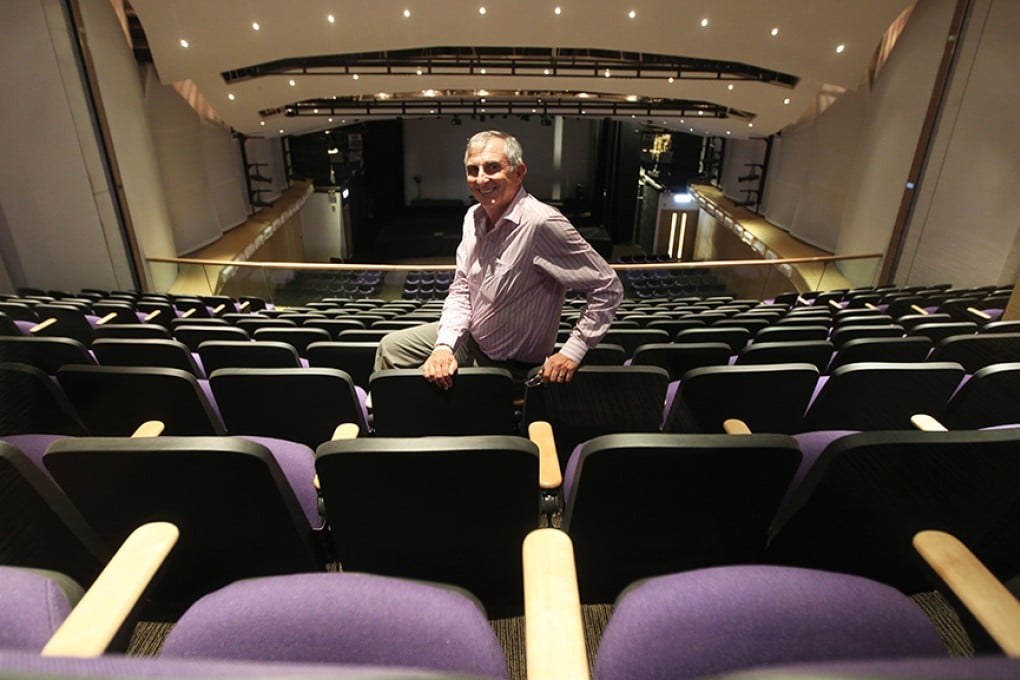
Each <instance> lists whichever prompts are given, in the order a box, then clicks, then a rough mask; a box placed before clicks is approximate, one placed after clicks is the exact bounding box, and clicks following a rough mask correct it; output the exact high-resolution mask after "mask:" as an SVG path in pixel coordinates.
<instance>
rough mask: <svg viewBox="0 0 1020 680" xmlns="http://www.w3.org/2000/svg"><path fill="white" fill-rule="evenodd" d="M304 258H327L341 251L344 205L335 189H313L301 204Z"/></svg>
mask: <svg viewBox="0 0 1020 680" xmlns="http://www.w3.org/2000/svg"><path fill="white" fill-rule="evenodd" d="M301 236H302V242H303V243H304V255H305V261H306V262H329V258H331V257H341V256H342V255H343V208H342V206H341V205H340V195H339V194H338V193H337V192H332V193H327V192H324V191H316V192H313V193H312V194H311V195H309V196H308V201H306V202H305V204H304V206H302V208H301Z"/></svg>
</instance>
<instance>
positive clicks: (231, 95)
mask: <svg viewBox="0 0 1020 680" xmlns="http://www.w3.org/2000/svg"><path fill="white" fill-rule="evenodd" d="M227 99H229V100H230V101H234V99H235V97H234V93H233V92H228V93H227Z"/></svg>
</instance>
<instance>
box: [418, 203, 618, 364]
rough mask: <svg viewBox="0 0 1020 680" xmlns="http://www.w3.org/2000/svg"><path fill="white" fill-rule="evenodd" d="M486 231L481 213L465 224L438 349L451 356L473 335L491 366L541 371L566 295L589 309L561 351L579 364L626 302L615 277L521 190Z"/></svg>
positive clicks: (563, 223)
mask: <svg viewBox="0 0 1020 680" xmlns="http://www.w3.org/2000/svg"><path fill="white" fill-rule="evenodd" d="M485 225H486V218H485V214H484V212H483V211H482V209H481V207H480V206H479V205H475V206H473V207H472V208H470V209H469V210H468V212H467V214H466V215H465V216H464V233H463V237H462V239H461V243H460V246H458V248H457V272H456V274H455V275H454V279H453V283H452V284H451V285H450V292H449V294H448V296H447V298H446V303H445V304H444V305H443V315H442V318H441V319H440V322H439V336H438V339H437V344H444V345H449V346H450V347H453V348H454V349H456V348H457V347H459V345H460V343H461V342H462V341H463V339H464V337H465V333H470V334H471V336H472V337H474V339H475V342H477V343H478V347H479V348H480V349H481V350H482V351H483V352H484V353H485V354H486V356H488V357H489V358H490V359H493V360H496V361H506V360H516V361H522V362H527V363H534V364H540V363H542V362H543V361H544V360H545V357H547V356H548V355H549V354H551V353H552V351H553V345H554V344H555V343H556V333H557V331H558V330H559V321H560V313H561V312H562V310H563V301H564V299H565V297H566V291H567V289H570V290H577V291H581V292H583V293H584V294H585V298H586V300H587V304H586V305H585V307H584V309H583V311H582V313H581V316H580V318H579V319H578V321H577V324H576V325H575V326H574V329H573V331H572V332H571V334H570V338H569V339H568V340H567V342H566V343H565V344H564V346H563V348H562V349H561V350H560V351H561V352H562V353H563V354H564V355H565V356H567V357H568V358H570V359H571V360H573V361H576V362H578V363H580V361H581V359H583V358H584V355H585V352H587V351H588V348H589V347H594V346H595V345H597V344H598V342H599V341H600V340H601V339H602V337H603V336H604V335H605V334H606V331H607V330H609V324H610V322H612V320H613V316H614V315H615V314H616V308H617V307H618V306H619V304H620V300H621V299H622V298H623V284H621V283H620V278H619V277H618V276H617V275H616V272H614V271H613V270H612V268H610V266H609V265H608V264H607V263H606V261H605V260H604V259H602V257H601V256H600V255H599V254H598V253H596V252H595V250H594V249H593V248H592V247H591V245H590V244H589V243H588V242H587V241H585V240H584V238H583V237H582V236H581V235H580V234H579V233H578V232H577V230H576V229H574V227H573V225H571V224H570V221H569V220H567V218H566V217H564V216H563V215H562V214H561V213H560V212H559V211H558V210H556V209H555V208H553V207H552V206H549V205H546V204H545V203H542V202H541V201H539V200H538V199H536V198H534V197H533V196H531V195H529V194H528V193H527V192H526V191H524V189H523V188H522V189H521V190H520V191H518V192H517V195H516V196H515V197H514V200H513V202H511V204H510V206H509V207H508V208H507V211H506V213H505V214H504V215H503V217H501V218H500V220H499V222H497V223H496V226H495V227H493V229H492V230H491V231H489V232H488V233H486V231H485Z"/></svg>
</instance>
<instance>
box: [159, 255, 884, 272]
mask: <svg viewBox="0 0 1020 680" xmlns="http://www.w3.org/2000/svg"><path fill="white" fill-rule="evenodd" d="M881 257H882V254H881V253H867V254H864V255H818V256H815V257H787V258H780V259H775V260H766V259H756V260H706V261H701V262H645V263H640V264H620V263H610V265H609V266H610V267H612V268H613V269H614V270H616V271H630V270H642V269H655V270H662V269H704V268H706V267H722V268H730V267H748V266H752V267H755V266H756V267H774V266H777V265H781V264H810V263H824V262H845V261H847V260H867V259H878V258H881ZM146 260H147V261H149V262H163V263H169V264H194V265H204V266H209V267H252V268H256V269H299V270H320V271H365V270H372V271H381V272H403V271H421V270H422V269H429V270H433V271H453V270H454V269H456V267H455V266H454V265H452V264H434V265H433V264H416V265H408V264H326V263H313V262H270V261H266V262H251V261H248V260H244V261H242V260H209V259H200V258H191V257H148V258H146Z"/></svg>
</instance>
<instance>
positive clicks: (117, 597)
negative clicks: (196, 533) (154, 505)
mask: <svg viewBox="0 0 1020 680" xmlns="http://www.w3.org/2000/svg"><path fill="white" fill-rule="evenodd" d="M177 536H178V532H177V528H176V527H175V526H173V525H172V524H167V523H161V522H155V523H148V524H145V525H142V526H140V527H138V528H137V529H135V530H134V531H132V532H131V533H130V534H129V535H128V536H127V537H126V539H125V541H124V542H123V544H122V545H121V546H120V547H119V549H118V550H117V552H116V553H115V554H113V556H112V557H111V558H110V560H109V561H108V562H106V563H105V566H104V569H103V572H102V573H101V574H100V575H99V577H98V578H97V579H96V580H95V581H93V582H91V583H90V584H89V590H88V591H87V592H86V591H84V590H83V588H82V585H81V584H79V583H78V582H76V581H75V580H74V579H72V578H70V577H69V576H67V575H65V574H63V573H61V572H57V571H50V570H40V569H27V568H23V567H10V566H0V602H3V606H2V607H0V650H26V651H30V652H34V653H36V654H40V653H41V654H43V655H48V656H97V655H99V654H101V653H104V652H106V651H108V650H113V649H116V650H118V651H123V650H124V649H126V647H127V641H128V639H129V638H130V634H131V631H132V630H133V628H134V623H135V621H136V620H137V613H138V608H137V606H136V604H137V603H138V601H139V600H140V599H141V597H142V596H143V594H144V592H145V590H146V588H147V587H148V585H149V583H150V582H151V580H152V578H153V577H154V576H155V574H156V572H157V571H158V570H159V569H160V568H161V567H162V564H163V562H164V560H165V558H166V555H167V553H168V552H169V551H170V550H171V549H172V548H173V546H174V544H175V543H176V540H177ZM0 672H3V671H2V670H0Z"/></svg>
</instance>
